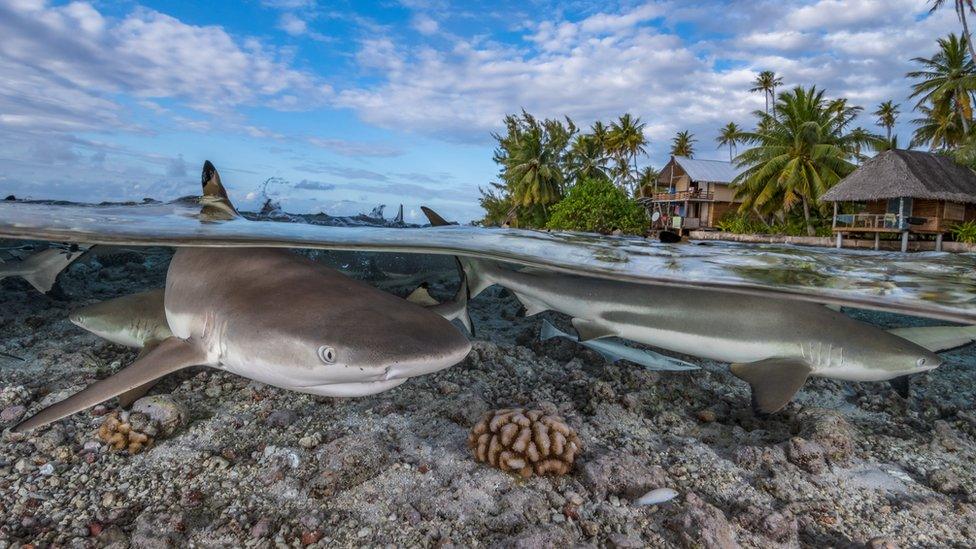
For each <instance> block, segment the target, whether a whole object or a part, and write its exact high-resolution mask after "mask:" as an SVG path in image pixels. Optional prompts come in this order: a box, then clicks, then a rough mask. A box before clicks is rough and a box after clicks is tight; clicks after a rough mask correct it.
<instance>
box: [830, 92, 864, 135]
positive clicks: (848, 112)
mask: <svg viewBox="0 0 976 549" xmlns="http://www.w3.org/2000/svg"><path fill="white" fill-rule="evenodd" d="M827 110H828V111H830V112H831V113H832V114H833V115H834V116H835V117H836V118H837V124H838V125H839V126H840V129H842V130H843V129H844V128H846V127H847V126H848V125H849V124H850V123H851V122H853V121H854V119H855V118H857V116H858V115H859V114H861V111H863V110H864V107H858V106H856V105H855V106H851V105H848V104H847V98H845V97H840V98H838V99H832V100H831V101H830V102H829V103H827Z"/></svg>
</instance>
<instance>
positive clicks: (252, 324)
mask: <svg viewBox="0 0 976 549" xmlns="http://www.w3.org/2000/svg"><path fill="white" fill-rule="evenodd" d="M203 184H204V190H205V195H207V196H210V197H216V199H218V200H219V199H221V197H226V191H224V189H223V186H222V185H221V184H220V178H219V175H218V174H217V171H216V170H215V169H214V168H213V165H212V164H210V163H209V162H207V163H206V164H205V165H204V171H203ZM208 207H215V206H214V204H210V205H209V206H208ZM218 209H219V210H220V211H222V212H224V213H225V214H230V212H233V211H234V210H233V206H231V205H230V204H229V202H228V203H227V204H225V205H224V206H222V207H218ZM163 309H164V312H165V318H166V324H167V326H168V328H169V330H170V331H171V332H172V334H173V335H172V336H170V337H167V338H165V339H163V340H162V341H161V342H159V344H158V345H155V346H154V347H153V348H152V349H151V350H149V351H148V352H146V353H145V354H144V355H143V356H142V357H141V358H138V359H137V360H136V361H135V362H133V363H132V364H130V365H129V366H127V367H125V368H123V369H122V370H120V371H119V372H117V373H116V374H114V375H112V376H111V377H109V378H106V379H104V380H101V381H97V382H95V383H93V384H92V385H90V386H88V387H86V388H85V389H83V390H81V391H79V392H78V393H76V394H74V395H72V396H70V397H68V398H66V399H64V400H62V401H60V402H57V403H55V404H53V405H51V406H49V407H47V408H45V409H43V410H41V411H40V412H38V413H37V414H35V415H34V416H32V417H30V418H28V419H27V420H25V421H23V422H22V423H20V424H19V425H17V426H16V427H14V430H15V431H26V430H30V429H35V428H38V427H41V426H44V425H47V424H49V423H51V422H53V421H57V420H58V419H61V418H63V417H66V416H68V415H71V414H73V413H75V412H78V411H81V410H84V409H85V408H88V407H90V406H93V405H95V404H98V403H100V402H103V401H105V400H108V399H110V398H112V397H114V396H117V395H120V394H123V393H125V392H126V391H131V390H133V389H136V388H138V387H141V386H143V385H145V384H147V383H149V382H152V381H153V380H156V379H158V378H160V377H162V376H164V375H166V374H169V373H172V372H175V371H177V370H180V369H183V368H187V367H191V366H210V367H214V368H219V369H222V370H226V371H228V372H232V373H235V374H238V375H241V376H244V377H247V378H250V379H254V380H256V381H260V382H263V383H267V384H269V385H274V386H276V387H281V388H284V389H290V390H294V391H299V392H304V393H311V394H317V395H323V396H335V397H354V396H364V395H370V394H374V393H378V392H381V391H385V390H387V389H392V388H393V387H396V386H398V385H400V384H402V383H404V382H405V381H406V380H407V379H409V378H411V377H415V376H419V375H423V374H427V373H431V372H435V371H437V370H441V369H443V368H447V367H449V366H452V365H454V364H456V363H457V362H460V361H461V360H462V359H463V358H464V357H465V356H466V355H467V354H468V351H470V349H471V344H470V342H469V341H468V339H467V338H466V337H464V335H463V334H462V333H461V332H460V331H458V330H457V329H456V328H455V327H454V326H453V325H451V324H450V322H449V321H447V320H445V319H444V318H442V317H441V316H440V315H438V314H437V313H435V312H432V311H429V310H427V309H425V308H423V307H421V306H418V305H416V304H413V303H410V302H408V301H406V300H403V299H401V298H398V297H396V296H393V295H391V294H387V293H384V292H382V291H380V290H377V289H375V288H373V287H372V286H369V285H368V284H365V283H363V282H360V281H357V280H354V279H351V278H349V277H347V276H345V275H343V274H341V273H339V272H338V271H336V270H334V269H331V268H329V267H326V266H324V265H321V264H319V263H316V262H314V261H311V260H309V259H306V258H304V257H301V256H299V255H297V254H294V253H291V252H288V251H286V250H279V249H267V248H180V249H178V250H177V251H176V253H175V254H174V256H173V259H172V261H171V262H170V265H169V270H168V271H167V274H166V287H165V290H164V293H163ZM134 339H135V338H134Z"/></svg>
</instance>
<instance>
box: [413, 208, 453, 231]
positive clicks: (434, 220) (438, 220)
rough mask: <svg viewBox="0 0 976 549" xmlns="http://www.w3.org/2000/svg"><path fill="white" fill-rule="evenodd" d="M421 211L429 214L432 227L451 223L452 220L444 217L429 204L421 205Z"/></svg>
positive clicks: (428, 218)
mask: <svg viewBox="0 0 976 549" xmlns="http://www.w3.org/2000/svg"><path fill="white" fill-rule="evenodd" d="M420 209H421V211H423V212H424V215H426V216H427V220H428V221H430V226H431V227H443V226H444V225H451V222H450V221H448V220H446V219H444V218H443V217H441V216H440V214H438V213H437V212H435V211H434V210H432V209H430V208H428V207H427V206H421V207H420Z"/></svg>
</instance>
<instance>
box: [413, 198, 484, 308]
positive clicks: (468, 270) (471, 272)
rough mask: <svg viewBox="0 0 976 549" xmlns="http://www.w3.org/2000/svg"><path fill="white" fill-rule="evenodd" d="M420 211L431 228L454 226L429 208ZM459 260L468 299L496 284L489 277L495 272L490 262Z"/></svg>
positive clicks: (466, 258)
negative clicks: (465, 282) (465, 280)
mask: <svg viewBox="0 0 976 549" xmlns="http://www.w3.org/2000/svg"><path fill="white" fill-rule="evenodd" d="M420 209H421V211H423V212H424V215H426V216H427V220H428V221H430V226H431V227H443V226H444V225H453V223H451V222H449V221H447V220H446V219H444V218H443V217H441V216H440V214H438V213H437V212H435V211H434V210H432V209H430V208H428V207H427V206H421V207H420ZM457 260H458V262H459V263H460V265H461V268H462V270H463V271H464V274H465V278H466V279H467V286H468V299H471V298H474V297H477V295H478V294H480V293H481V292H483V291H484V289H485V288H487V287H488V286H491V285H492V284H494V281H493V280H491V278H490V276H489V275H490V273H491V271H493V270H494V266H493V265H492V264H491V262H490V261H485V260H481V259H474V258H470V257H457Z"/></svg>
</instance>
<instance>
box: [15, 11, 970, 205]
mask: <svg viewBox="0 0 976 549" xmlns="http://www.w3.org/2000/svg"><path fill="white" fill-rule="evenodd" d="M957 27H958V23H957V22H956V20H955V16H954V14H953V13H952V12H951V10H943V11H942V12H938V13H936V14H933V15H929V14H928V6H927V2H926V1H925V0H803V1H799V0H798V1H794V2H791V1H778V0H777V1H772V0H767V1H762V0H758V1H757V0H753V1H742V2H738V1H728V2H720V1H717V0H716V1H711V0H705V1H700V2H695V1H666V0H665V1H652V2H588V1H584V0H577V1H571V2H546V1H534V0H522V1H519V2H509V1H500V2H487V3H474V2H463V1H452V0H400V1H397V0H388V1H379V2H365V1H356V2H353V1H346V2H342V1H339V2H316V1H314V0H250V1H249V0H243V1H227V2H220V1H216V2H207V3H201V4H200V5H194V4H193V3H190V2H176V1H162V2H152V1H148V2H111V3H109V2H72V3H63V2H44V1H41V0H0V36H3V37H4V38H3V39H2V40H0V194H2V195H6V194H11V193H13V194H15V195H17V196H29V197H34V198H63V199H69V200H83V201H101V200H122V199H141V198H142V197H147V196H148V197H154V198H160V199H170V198H174V197H177V196H181V195H186V194H194V193H196V192H198V190H199V187H198V185H199V183H198V177H199V175H198V174H199V169H200V166H201V165H202V163H203V160H205V159H210V160H211V161H213V162H214V163H215V164H216V166H217V168H218V169H219V170H220V171H221V174H222V175H223V179H224V181H225V183H226V184H227V186H228V188H229V190H230V192H231V195H232V198H233V199H234V200H235V202H236V203H238V205H239V206H241V207H244V208H253V207H256V206H257V205H258V203H259V201H260V194H261V189H262V184H263V183H264V182H265V181H267V180H268V179H269V178H274V179H273V180H272V182H271V183H270V184H269V185H267V186H266V189H267V192H268V193H269V194H272V195H273V196H275V198H277V199H278V200H280V201H281V202H282V204H283V206H284V207H285V209H286V210H289V211H313V212H316V211H325V212H327V213H331V214H338V215H348V214H355V213H359V212H363V211H369V210H370V209H371V208H372V207H373V206H375V205H377V204H387V205H388V208H390V209H394V208H395V207H396V205H398V204H400V203H403V204H404V206H405V208H406V211H407V216H408V218H411V219H413V220H419V219H420V218H419V208H418V207H419V205H421V204H428V205H431V206H433V207H435V209H439V210H441V211H442V212H443V213H444V214H445V215H447V216H448V217H453V218H456V219H461V220H469V219H472V218H476V217H478V216H479V215H480V209H479V207H478V205H477V197H478V190H477V189H478V186H479V185H482V186H483V185H486V184H487V183H489V182H491V181H492V180H493V179H494V177H495V175H496V173H497V168H496V166H495V165H494V163H493V162H492V160H491V156H492V150H493V144H492V139H491V132H492V131H497V130H498V129H499V128H500V123H501V119H502V117H503V116H504V115H505V114H506V113H512V112H517V111H518V110H519V109H521V108H523V107H524V108H526V109H527V110H529V111H530V112H532V113H534V114H538V115H542V116H563V115H568V116H570V117H572V118H573V119H574V120H576V121H577V122H578V123H581V124H589V123H591V122H592V121H594V120H597V119H603V120H609V119H611V118H613V117H616V116H618V115H619V114H622V113H624V112H631V113H633V114H634V115H637V116H639V117H640V118H641V119H642V120H643V121H644V122H646V123H647V128H646V132H645V133H646V135H647V137H648V139H649V140H650V146H649V149H648V155H647V157H645V158H642V159H641V163H642V164H651V165H654V166H657V167H661V166H662V165H663V164H664V163H665V162H666V161H667V149H668V146H669V140H670V138H671V137H672V136H673V135H674V133H675V132H677V131H679V130H685V129H688V130H691V131H692V132H694V134H695V135H696V137H697V138H698V143H697V151H698V153H697V156H698V157H701V158H725V157H727V154H728V153H727V151H723V150H718V149H717V148H716V146H715V142H714V139H715V134H716V130H717V128H718V127H719V126H721V125H724V124H725V123H727V122H729V121H736V122H738V123H740V124H742V125H745V126H749V125H751V123H752V118H751V116H750V113H751V112H752V111H753V110H755V109H761V108H762V107H763V98H762V96H761V95H760V94H754V93H749V91H748V89H749V87H750V83H751V81H752V79H753V78H754V76H755V74H756V73H757V72H758V71H760V70H764V69H769V70H774V71H776V72H777V73H778V74H780V75H782V76H783V78H784V80H785V81H786V83H787V84H789V85H794V84H804V85H809V84H817V85H819V86H821V87H824V88H826V89H827V90H828V93H829V94H830V95H832V96H844V97H848V98H849V99H850V100H851V101H852V102H853V103H855V104H859V105H863V106H865V107H867V111H868V112H870V111H871V110H873V108H874V106H875V105H876V104H877V103H878V102H880V101H882V100H885V99H894V100H895V101H897V102H900V103H901V104H902V107H901V110H902V113H903V114H902V115H901V117H900V120H899V125H898V128H897V131H898V133H899V134H900V142H901V143H907V142H908V140H909V138H910V132H911V129H910V128H911V126H910V120H911V118H913V116H912V113H911V103H910V102H909V101H908V100H907V99H906V95H907V91H908V82H907V81H906V80H905V79H904V77H903V75H904V73H905V72H906V71H907V70H910V68H911V67H912V64H911V62H910V59H911V58H912V57H915V56H919V55H925V56H928V55H931V54H932V53H933V52H934V50H935V39H936V38H937V37H938V36H940V35H943V34H945V33H947V32H949V31H956V30H957ZM859 123H860V124H861V125H863V126H865V127H869V128H875V129H876V126H874V117H872V116H870V115H867V114H866V115H864V116H863V117H862V120H860V121H859Z"/></svg>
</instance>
